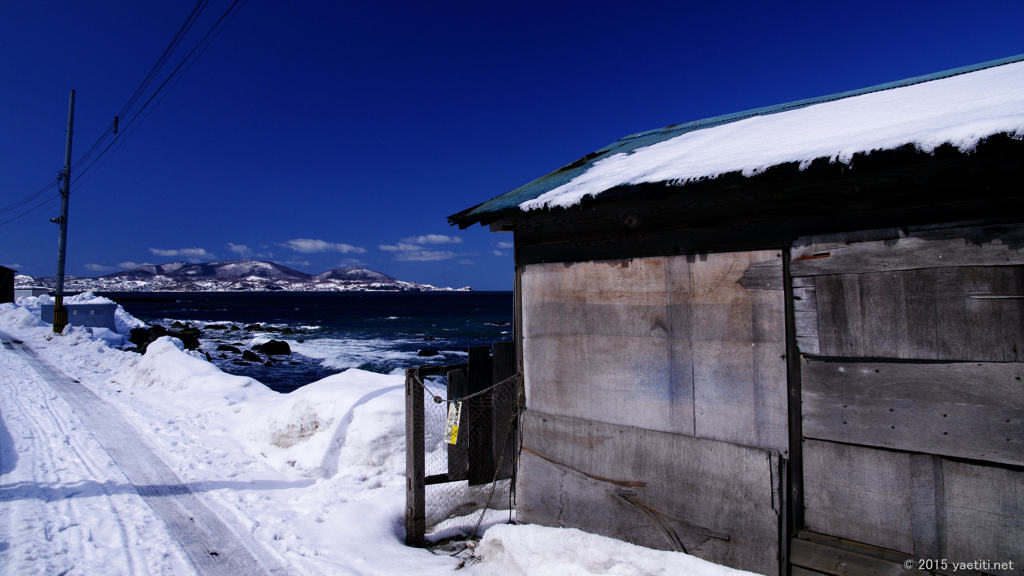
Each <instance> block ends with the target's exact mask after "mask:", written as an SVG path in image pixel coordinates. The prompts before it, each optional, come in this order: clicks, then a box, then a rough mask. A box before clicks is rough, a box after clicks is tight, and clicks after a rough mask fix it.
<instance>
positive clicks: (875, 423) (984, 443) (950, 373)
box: [802, 360, 1024, 465]
mask: <svg viewBox="0 0 1024 576" xmlns="http://www.w3.org/2000/svg"><path fill="white" fill-rule="evenodd" d="M802 377H803V415H804V420H803V427H804V436H805V437H808V438H818V439H821V440H834V441H837V442H847V443H851V444H862V445H866V446H878V447H883V448H896V449H900V450H907V451H910V452H921V453H927V454H941V455H943V456H958V457H962V458H971V459H974V460H985V461H990V462H1002V463H1006V464H1016V465H1024V364H1021V363H1017V362H1014V363H1002V362H950V363H947V362H942V363H927V364H918V363H913V364H909V363H893V362H856V361H851V362H847V361H840V360H831V361H823V360H809V361H807V362H805V363H804V365H803V366H802Z"/></svg>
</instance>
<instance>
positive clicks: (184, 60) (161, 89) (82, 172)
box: [72, 0, 247, 183]
mask: <svg viewBox="0 0 1024 576" xmlns="http://www.w3.org/2000/svg"><path fill="white" fill-rule="evenodd" d="M245 1H247V0H245ZM245 1H243V0H235V1H234V2H232V3H231V5H230V6H228V9H227V10H225V11H224V14H222V15H221V17H220V18H218V19H217V21H216V22H214V24H213V26H211V27H210V30H209V31H207V32H206V34H205V35H203V37H202V38H201V39H200V40H199V42H197V43H196V45H195V46H194V47H193V48H192V50H190V51H189V53H188V54H186V55H185V57H184V58H182V60H181V62H179V63H178V65H177V66H176V67H175V68H174V70H172V71H171V73H170V74H169V75H168V76H167V78H166V79H165V80H164V81H163V83H162V84H160V86H159V87H158V88H157V89H156V90H155V91H154V92H153V94H152V95H151V96H150V97H149V99H148V100H146V103H145V104H143V105H142V107H140V108H139V109H138V110H137V111H136V112H135V115H134V116H132V117H131V119H130V120H128V122H126V123H124V124H123V126H124V128H125V129H127V128H128V127H129V126H131V125H132V124H133V123H134V122H135V120H136V118H138V117H139V115H140V114H142V112H143V111H145V110H146V109H147V108H148V107H149V105H150V103H151V102H153V99H154V98H156V97H157V95H160V94H161V93H162V95H161V96H160V99H159V100H157V102H156V104H154V105H153V107H152V108H149V111H148V112H146V115H145V116H143V117H142V119H141V120H139V123H138V124H136V126H135V128H132V130H131V132H129V134H128V135H130V134H132V133H134V131H135V129H136V128H137V127H138V126H141V125H142V122H144V121H145V120H146V118H148V117H149V114H150V113H152V111H153V110H154V109H156V106H157V105H159V103H160V102H162V101H163V99H164V97H165V96H166V95H167V94H168V93H170V88H173V87H174V86H175V85H176V84H177V83H178V81H179V80H181V78H182V77H184V75H185V72H187V71H188V70H189V69H190V68H192V65H193V64H195V63H196V61H197V60H199V57H200V56H202V54H203V52H206V48H208V47H209V46H210V44H212V43H213V41H214V40H215V39H216V38H217V36H219V35H220V33H221V31H223V30H224V28H225V27H227V24H228V22H230V21H231V20H232V19H234V14H237V13H238V10H236V11H235V13H234V14H231V18H229V19H228V20H227V22H224V26H221V25H220V24H221V22H223V21H224V18H225V17H227V16H228V14H230V13H231V11H232V10H233V9H234V8H235V6H236V5H238V3H239V2H242V4H243V5H244V4H245ZM239 10H241V6H239ZM218 27H219V29H218ZM214 31H216V34H215V35H214V36H213V38H210V34H213V33H214ZM207 38H210V40H209V42H206V40H207ZM204 42H206V45H205V46H203V43H204ZM200 46H202V47H203V48H202V50H200V51H199V54H198V55H196V57H195V58H192V55H193V54H195V52H196V50H199V48H200ZM190 59H191V62H190ZM187 62H188V63H189V65H188V67H186V68H185V72H182V73H181V74H178V71H179V70H181V67H182V66H184V65H185V63H187ZM176 75H177V76H176ZM171 79H174V83H173V84H171V86H170V88H168V89H167V91H166V92H165V91H164V87H166V86H167V83H168V82H170V81H171ZM122 134H125V133H124V132H121V133H120V134H118V135H117V136H115V137H114V140H112V141H111V142H110V144H108V145H107V147H106V148H104V149H103V152H100V154H99V155H98V156H96V158H95V159H94V160H93V161H92V162H91V163H90V164H89V165H88V166H86V167H85V168H83V169H81V170H79V172H78V175H77V176H76V177H75V178H74V180H72V183H76V182H78V181H79V180H80V179H82V178H83V177H85V178H86V180H87V179H88V178H89V177H91V176H92V174H89V175H88V176H86V172H88V170H89V169H90V168H92V167H93V166H94V165H95V164H96V163H97V162H99V161H100V159H101V158H102V159H103V162H102V163H101V164H100V166H102V165H103V164H105V163H106V159H107V158H110V156H112V155H113V152H111V154H110V156H106V158H104V155H105V154H106V153H107V151H108V150H110V148H111V147H112V146H113V145H114V144H115V143H117V142H118V140H121V144H118V146H117V148H114V152H116V151H117V150H118V149H119V148H120V147H121V145H123V143H124V141H125V140H127V136H125V138H124V139H123V140H122V138H121V136H122ZM97 169H99V166H97ZM93 173H95V171H94V172H93ZM84 182H85V180H82V183H84Z"/></svg>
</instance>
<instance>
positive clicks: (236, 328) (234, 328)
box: [228, 324, 240, 330]
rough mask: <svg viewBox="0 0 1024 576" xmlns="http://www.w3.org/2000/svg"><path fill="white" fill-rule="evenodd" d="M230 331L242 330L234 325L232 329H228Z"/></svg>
mask: <svg viewBox="0 0 1024 576" xmlns="http://www.w3.org/2000/svg"><path fill="white" fill-rule="evenodd" d="M228 330H240V328H239V327H238V326H235V325H234V324H232V325H231V328H228Z"/></svg>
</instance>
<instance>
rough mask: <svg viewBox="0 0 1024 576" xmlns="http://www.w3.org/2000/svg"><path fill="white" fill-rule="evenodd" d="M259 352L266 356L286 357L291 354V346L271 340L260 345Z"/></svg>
mask: <svg viewBox="0 0 1024 576" xmlns="http://www.w3.org/2000/svg"><path fill="white" fill-rule="evenodd" d="M260 352H262V353H263V354H266V355H267V356H287V355H288V354H291V353H292V348H291V346H289V345H288V343H287V342H282V341H281V340H271V341H269V342H267V343H265V344H262V345H260Z"/></svg>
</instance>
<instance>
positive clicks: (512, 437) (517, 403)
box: [405, 342, 523, 547]
mask: <svg viewBox="0 0 1024 576" xmlns="http://www.w3.org/2000/svg"><path fill="white" fill-rule="evenodd" d="M492 351H493V355H492ZM522 400H523V398H522V378H521V377H520V375H519V374H518V373H517V372H516V362H515V345H514V343H512V342H497V343H495V344H493V345H491V346H490V348H488V347H487V346H478V347H473V348H470V349H469V361H468V363H466V364H457V365H451V366H420V367H418V368H407V369H406V371H405V408H406V420H405V439H406V509H405V531H406V544H408V545H410V546H421V547H422V546H424V545H426V540H427V538H426V536H427V534H429V535H430V540H432V541H438V540H442V539H446V538H451V537H470V538H472V537H475V536H477V535H478V534H477V531H478V530H479V528H480V525H481V523H483V522H487V521H488V520H487V517H488V516H489V515H491V516H493V515H504V514H507V513H508V511H509V510H511V509H512V507H513V503H512V498H513V493H514V489H513V476H514V474H515V460H516V456H517V452H518V446H519V444H518V430H519V426H518V417H519V413H520V407H521V406H522V405H523V401H522ZM449 424H451V426H449ZM453 440H454V442H453ZM493 520H494V519H492V520H490V521H493Z"/></svg>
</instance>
